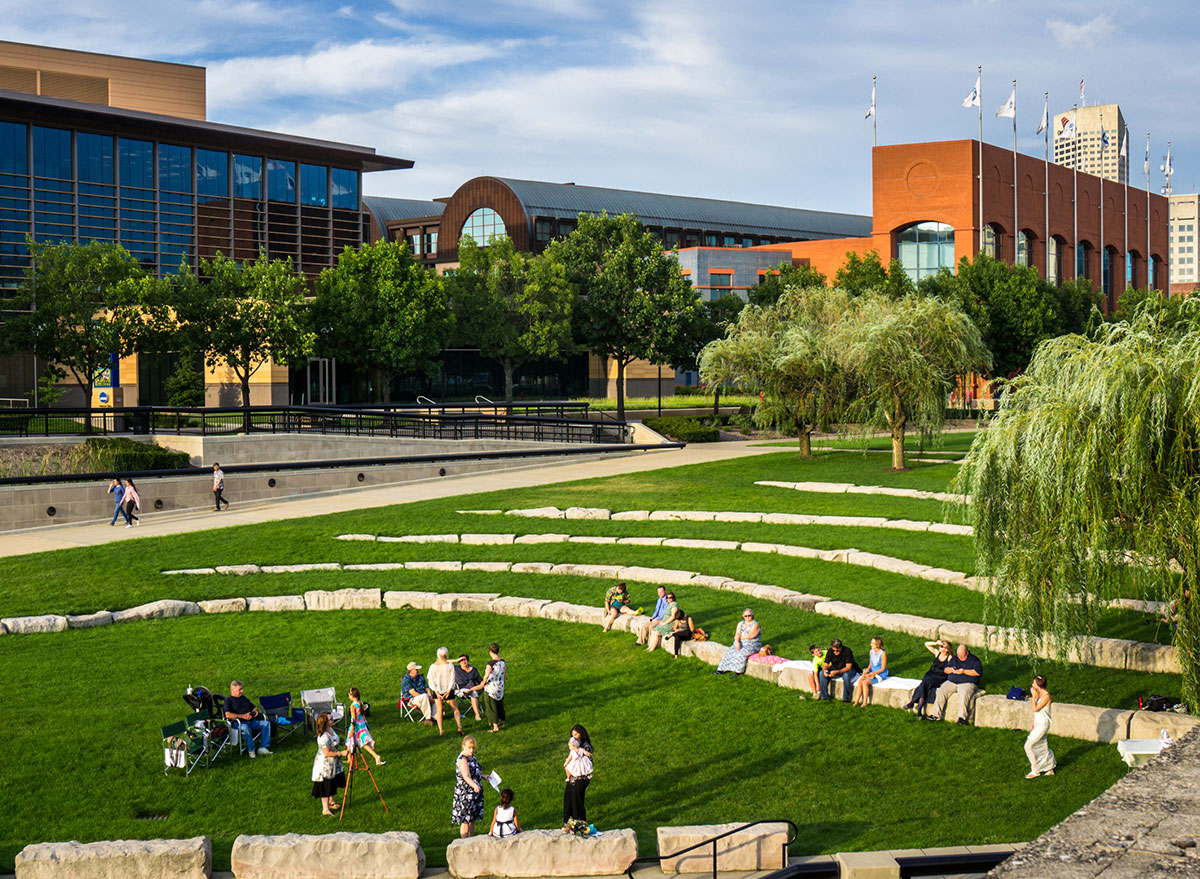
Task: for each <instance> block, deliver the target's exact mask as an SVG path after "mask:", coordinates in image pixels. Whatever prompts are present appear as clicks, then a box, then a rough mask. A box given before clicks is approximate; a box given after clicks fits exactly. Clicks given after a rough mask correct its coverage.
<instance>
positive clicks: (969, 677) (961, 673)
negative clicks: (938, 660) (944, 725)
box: [933, 644, 983, 726]
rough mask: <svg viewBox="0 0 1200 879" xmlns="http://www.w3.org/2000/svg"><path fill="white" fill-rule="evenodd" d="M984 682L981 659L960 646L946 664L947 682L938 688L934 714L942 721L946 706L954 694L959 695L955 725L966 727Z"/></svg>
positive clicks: (963, 646) (962, 645)
mask: <svg viewBox="0 0 1200 879" xmlns="http://www.w3.org/2000/svg"><path fill="white" fill-rule="evenodd" d="M982 680H983V663H982V662H980V661H979V657H978V656H976V655H975V654H974V653H972V652H971V651H970V650H969V649H967V645H966V644H959V645H958V650H957V651H955V654H954V657H952V658H951V659H949V660H947V662H946V682H945V683H944V684H942V685H941V686H940V687H938V691H937V698H936V699H935V700H934V703H933V710H934V713H935V714H936V715H937V716H938V718H940V719H943V720H944V719H945V717H946V706H947V704H948V703H949V701H950V695H951V694H952V693H958V719H957V720H956V721H955V723H959V724H962V725H963V726H966V724H967V723H968V720H967V718H968V717H970V714H971V702H972V700H973V699H974V698H975V693H976V691H978V689H979V685H980V683H982Z"/></svg>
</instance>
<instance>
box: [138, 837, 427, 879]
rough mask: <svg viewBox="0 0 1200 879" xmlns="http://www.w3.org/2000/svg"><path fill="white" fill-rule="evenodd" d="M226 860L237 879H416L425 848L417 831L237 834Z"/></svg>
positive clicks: (423, 862) (423, 859)
mask: <svg viewBox="0 0 1200 879" xmlns="http://www.w3.org/2000/svg"><path fill="white" fill-rule="evenodd" d="M229 862H230V866H231V867H232V868H233V874H234V875H235V876H236V877H237V879H331V877H337V876H346V877H352V876H372V877H375V879H418V877H419V876H420V875H421V871H422V870H424V869H425V852H424V851H423V850H422V849H421V840H420V839H419V838H418V837H417V834H415V833H409V832H406V831H402V830H389V831H387V832H385V833H347V832H337V833H322V834H320V835H307V834H300V833H286V834H283V835H281V836H249V835H246V834H242V835H241V836H239V837H238V838H237V839H235V840H234V841H233V851H232V852H231V853H230V855H229ZM159 875H167V874H166V873H162V874H159Z"/></svg>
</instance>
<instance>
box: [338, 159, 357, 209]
mask: <svg viewBox="0 0 1200 879" xmlns="http://www.w3.org/2000/svg"><path fill="white" fill-rule="evenodd" d="M331 178H332V184H333V185H332V187H331V190H332V191H331V195H332V196H333V207H335V208H343V209H346V210H351V211H356V210H358V172H357V171H348V170H347V169H345V168H334V169H333V171H332V173H331Z"/></svg>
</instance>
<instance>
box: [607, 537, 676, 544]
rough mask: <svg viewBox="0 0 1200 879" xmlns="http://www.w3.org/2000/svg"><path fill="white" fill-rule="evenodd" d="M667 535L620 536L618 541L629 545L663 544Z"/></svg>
mask: <svg viewBox="0 0 1200 879" xmlns="http://www.w3.org/2000/svg"><path fill="white" fill-rule="evenodd" d="M664 540H666V538H665V537H619V538H617V543H620V544H625V545H628V546H662V542H663V541H664Z"/></svg>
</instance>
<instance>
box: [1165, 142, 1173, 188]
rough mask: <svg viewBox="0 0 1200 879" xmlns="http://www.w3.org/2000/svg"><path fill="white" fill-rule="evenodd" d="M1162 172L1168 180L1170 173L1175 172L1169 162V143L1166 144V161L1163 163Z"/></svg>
mask: <svg viewBox="0 0 1200 879" xmlns="http://www.w3.org/2000/svg"><path fill="white" fill-rule="evenodd" d="M1163 173H1164V174H1165V175H1166V176H1167V179H1168V180H1170V179H1171V175H1172V174H1174V173H1175V168H1174V167H1173V164H1172V162H1171V145H1170V144H1167V161H1166V162H1165V163H1164V164H1163Z"/></svg>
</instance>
